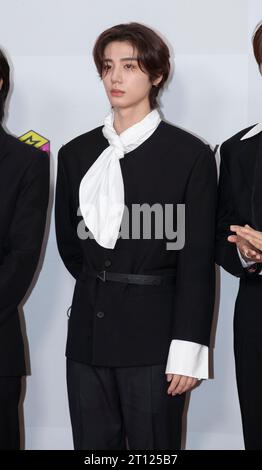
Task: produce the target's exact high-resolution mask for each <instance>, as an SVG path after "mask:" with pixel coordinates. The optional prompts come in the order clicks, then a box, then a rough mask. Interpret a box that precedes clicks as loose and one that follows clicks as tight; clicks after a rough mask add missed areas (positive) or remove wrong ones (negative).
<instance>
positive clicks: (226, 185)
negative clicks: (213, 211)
mask: <svg viewBox="0 0 262 470" xmlns="http://www.w3.org/2000/svg"><path fill="white" fill-rule="evenodd" d="M252 127H253V126H251V127H249V128H247V129H244V130H242V131H241V132H238V133H237V134H236V135H234V136H233V137H231V138H230V139H228V140H227V141H226V142H224V143H223V144H222V145H221V148H220V156H221V163H220V177H219V189H218V210H217V237H216V262H217V264H218V265H220V266H222V267H223V268H224V269H225V270H226V271H228V272H229V273H231V274H233V275H234V276H237V277H239V278H246V277H254V278H255V277H257V276H258V274H256V273H253V274H250V273H249V272H248V271H247V270H246V269H244V268H243V267H242V264H241V262H240V259H239V256H238V253H237V249H236V246H235V244H233V243H230V242H228V241H227V237H228V236H229V235H232V234H233V233H232V232H231V231H230V225H245V224H249V225H250V226H251V227H253V228H255V229H257V230H260V231H261V230H262V198H261V188H262V134H261V133H260V134H257V135H255V136H253V137H251V138H249V139H244V140H241V137H243V136H244V135H245V134H246V133H247V132H248V131H249V130H250V129H252ZM261 279H262V278H261Z"/></svg>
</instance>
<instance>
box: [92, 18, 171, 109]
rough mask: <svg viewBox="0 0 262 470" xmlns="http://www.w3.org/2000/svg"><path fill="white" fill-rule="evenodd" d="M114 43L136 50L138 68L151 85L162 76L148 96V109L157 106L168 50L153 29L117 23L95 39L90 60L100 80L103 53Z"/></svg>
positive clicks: (139, 25)
mask: <svg viewBox="0 0 262 470" xmlns="http://www.w3.org/2000/svg"><path fill="white" fill-rule="evenodd" d="M113 41H127V42H129V43H131V44H132V45H133V47H135V48H136V49H137V52H138V65H139V67H140V69H141V70H142V71H143V72H146V73H147V74H148V76H149V79H150V81H151V82H153V81H154V80H155V79H156V78H157V77H159V76H161V75H163V78H162V80H161V82H160V83H159V84H158V85H157V86H152V88H151V90H150V93H149V103H150V107H151V109H154V108H156V107H157V100H156V98H157V95H158V93H159V90H160V89H161V88H163V86H164V84H165V82H166V81H167V79H168V76H169V72H170V62H169V57H170V54H169V49H168V46H167V45H166V44H165V42H164V41H163V39H161V37H160V36H159V35H158V34H156V33H155V32H154V31H153V30H152V29H150V28H148V27H147V26H144V25H142V24H140V23H133V22H132V23H127V24H118V25H116V26H113V27H112V28H109V29H107V30H106V31H104V32H103V33H101V34H100V35H99V37H98V38H97V40H96V43H95V46H94V49H93V57H94V61H95V64H96V68H97V70H98V73H99V75H100V78H102V73H103V60H104V51H105V48H106V46H107V45H108V44H109V43H111V42H113Z"/></svg>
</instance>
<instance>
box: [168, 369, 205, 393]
mask: <svg viewBox="0 0 262 470" xmlns="http://www.w3.org/2000/svg"><path fill="white" fill-rule="evenodd" d="M167 380H168V381H171V382H170V385H169V387H168V389H167V393H168V395H171V394H172V395H173V396H174V395H177V394H179V395H181V394H182V393H184V392H186V391H187V390H190V389H191V388H193V387H194V386H195V385H196V383H197V382H198V379H196V378H195V377H188V376H187V375H178V374H167Z"/></svg>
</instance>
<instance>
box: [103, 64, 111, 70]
mask: <svg viewBox="0 0 262 470" xmlns="http://www.w3.org/2000/svg"><path fill="white" fill-rule="evenodd" d="M110 68H111V66H110V65H109V64H104V65H103V70H109V69H110Z"/></svg>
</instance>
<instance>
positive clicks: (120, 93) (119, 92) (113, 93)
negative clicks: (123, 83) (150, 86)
mask: <svg viewBox="0 0 262 470" xmlns="http://www.w3.org/2000/svg"><path fill="white" fill-rule="evenodd" d="M110 93H111V95H113V96H122V95H123V94H124V93H125V92H124V91H122V90H118V89H116V88H113V89H112V90H111V91H110Z"/></svg>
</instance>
